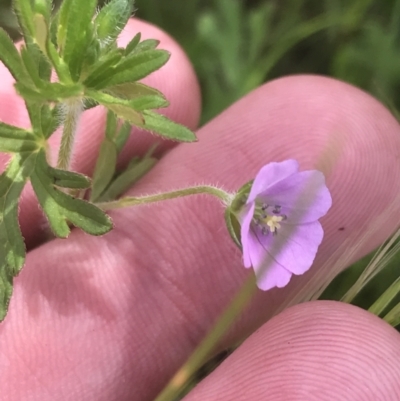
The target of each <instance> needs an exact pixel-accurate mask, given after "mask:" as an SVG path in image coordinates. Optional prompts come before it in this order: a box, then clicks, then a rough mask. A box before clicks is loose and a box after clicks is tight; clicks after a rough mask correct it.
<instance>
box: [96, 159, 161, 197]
mask: <svg viewBox="0 0 400 401" xmlns="http://www.w3.org/2000/svg"><path fill="white" fill-rule="evenodd" d="M156 163H157V159H156V158H154V157H150V156H148V157H144V158H143V159H141V160H140V159H139V158H135V159H133V160H132V161H131V163H129V165H128V167H127V168H126V170H125V171H123V172H122V173H121V174H119V175H118V177H116V179H115V180H114V181H113V182H112V183H111V184H110V185H109V187H108V188H107V189H106V190H105V191H104V193H103V194H102V195H101V196H100V197H99V198H98V199H97V201H99V202H107V201H111V200H114V199H117V198H118V197H119V196H120V195H122V194H123V193H124V192H126V191H127V190H128V189H129V188H130V187H131V186H132V185H133V184H135V183H136V182H137V181H139V180H140V179H141V178H142V177H143V176H144V175H145V174H147V173H148V172H149V171H150V170H151V169H152V168H153V167H154V165H155V164H156Z"/></svg>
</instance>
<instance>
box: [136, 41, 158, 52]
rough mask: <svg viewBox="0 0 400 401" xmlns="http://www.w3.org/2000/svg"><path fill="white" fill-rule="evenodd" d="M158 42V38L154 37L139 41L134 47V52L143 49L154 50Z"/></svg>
mask: <svg viewBox="0 0 400 401" xmlns="http://www.w3.org/2000/svg"><path fill="white" fill-rule="evenodd" d="M159 44H160V41H159V40H156V39H146V40H143V41H142V42H140V43H139V44H138V45H137V46H136V47H135V50H134V52H135V53H138V52H140V51H145V50H154V49H155V48H156V47H157V46H158V45H159Z"/></svg>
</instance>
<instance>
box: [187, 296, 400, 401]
mask: <svg viewBox="0 0 400 401" xmlns="http://www.w3.org/2000/svg"><path fill="white" fill-rule="evenodd" d="M399 361H400V335H399V333H398V332H397V331H396V330H394V329H393V328H392V327H390V326H389V325H388V324H386V323H385V322H383V321H382V320H380V319H378V318H377V317H376V316H374V315H371V314H369V313H368V312H365V311H363V310H362V309H359V308H356V307H354V306H350V305H347V304H341V303H337V302H312V303H306V304H302V305H299V306H296V307H293V308H290V309H288V310H286V311H285V312H283V313H281V314H280V315H278V316H276V317H275V318H273V319H272V320H270V321H269V322H268V323H266V324H265V325H264V326H263V327H262V328H261V329H260V330H259V331H257V332H256V333H254V334H253V335H252V336H251V337H250V338H249V339H247V340H246V341H245V342H244V344H242V345H241V346H240V347H239V349H238V350H236V351H235V352H234V353H233V354H232V355H231V356H230V357H229V358H228V359H227V360H225V361H224V362H223V363H222V365H220V366H219V367H218V368H217V369H216V370H215V371H214V372H213V373H211V374H210V375H209V376H208V377H207V378H206V379H205V380H204V381H203V382H201V383H200V384H199V385H198V386H197V387H196V388H195V389H194V390H193V391H192V392H191V393H190V394H189V396H187V397H186V398H185V399H184V401H197V400H207V401H213V400H218V401H224V400H232V399H234V400H237V401H241V400H243V401H244V400H245V401H258V400H264V401H268V400H271V401H272V400H274V401H280V400H282V401H283V400H285V401H286V400H291V401H312V400H318V401H331V400H341V401H390V400H393V401H395V400H398V399H400V362H399Z"/></svg>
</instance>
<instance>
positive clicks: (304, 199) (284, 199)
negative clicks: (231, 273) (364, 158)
mask: <svg viewBox="0 0 400 401" xmlns="http://www.w3.org/2000/svg"><path fill="white" fill-rule="evenodd" d="M298 169H299V165H298V163H297V161H295V160H286V161H284V162H280V163H269V164H267V165H266V166H264V167H263V168H262V169H261V170H260V172H259V173H258V174H257V176H256V178H255V180H254V182H253V184H252V186H251V190H250V193H249V196H248V199H247V202H246V204H245V206H244V208H243V210H242V212H241V213H240V215H239V220H240V222H241V243H242V247H243V261H244V265H245V267H247V268H249V267H251V266H252V267H253V269H254V271H255V273H256V277H257V285H258V287H259V288H261V289H262V290H269V289H271V288H273V287H284V286H285V285H287V284H288V283H289V280H290V278H291V276H292V274H296V275H298V274H303V273H305V272H306V271H307V270H308V269H309V268H310V267H311V265H312V263H313V261H314V258H315V255H316V253H317V249H318V246H319V245H320V243H321V242H322V238H323V236H324V232H323V229H322V226H321V224H320V223H319V222H318V219H319V218H321V217H322V216H324V215H325V214H326V213H327V211H328V210H329V208H330V207H331V204H332V198H331V195H330V193H329V190H328V188H327V187H326V185H325V178H324V175H323V174H322V173H321V172H319V171H316V170H309V171H301V172H299V171H298Z"/></svg>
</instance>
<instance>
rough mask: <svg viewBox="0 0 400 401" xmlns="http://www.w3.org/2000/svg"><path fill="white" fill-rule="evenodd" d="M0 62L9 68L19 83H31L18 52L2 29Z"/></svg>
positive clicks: (0, 34)
mask: <svg viewBox="0 0 400 401" xmlns="http://www.w3.org/2000/svg"><path fill="white" fill-rule="evenodd" d="M0 61H1V62H2V63H3V64H4V65H5V66H6V67H7V69H8V70H9V71H10V73H11V75H12V76H13V77H14V79H15V80H16V81H17V82H24V83H28V82H30V78H29V76H28V74H27V72H26V70H25V68H24V65H23V64H22V60H21V57H20V55H19V53H18V50H17V49H16V47H15V45H14V43H13V41H12V40H11V38H10V37H9V36H8V34H7V33H6V31H4V29H2V28H0Z"/></svg>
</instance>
